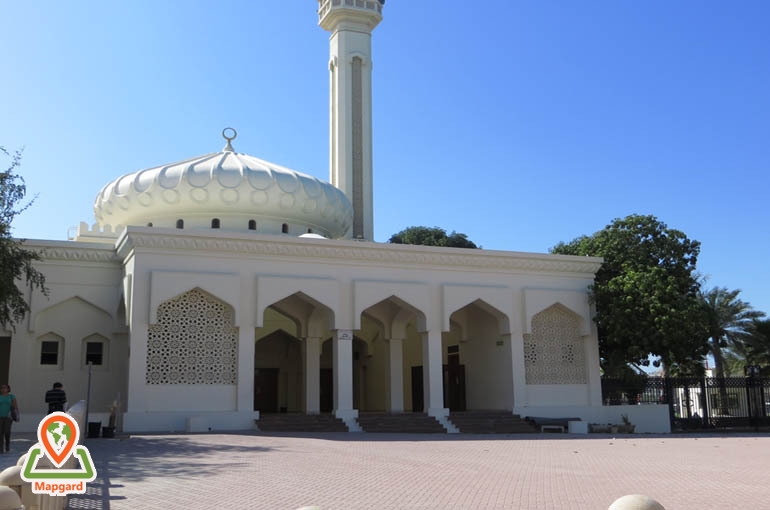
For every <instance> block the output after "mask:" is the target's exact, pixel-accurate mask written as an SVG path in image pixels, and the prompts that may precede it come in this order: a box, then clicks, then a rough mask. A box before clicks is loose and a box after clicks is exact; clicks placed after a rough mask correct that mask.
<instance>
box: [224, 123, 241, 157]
mask: <svg viewBox="0 0 770 510" xmlns="http://www.w3.org/2000/svg"><path fill="white" fill-rule="evenodd" d="M228 132H231V134H230V136H227V135H228ZM237 137H238V131H236V130H235V129H233V128H231V127H226V128H224V129H223V130H222V138H224V139H225V140H227V145H225V148H224V149H222V152H235V149H233V146H232V145H231V144H230V142H232V141H233V140H235V139H236V138H237Z"/></svg>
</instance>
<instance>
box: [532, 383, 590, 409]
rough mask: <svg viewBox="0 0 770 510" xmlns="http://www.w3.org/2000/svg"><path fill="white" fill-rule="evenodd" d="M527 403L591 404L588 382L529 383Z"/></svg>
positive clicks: (538, 404) (537, 404)
mask: <svg viewBox="0 0 770 510" xmlns="http://www.w3.org/2000/svg"><path fill="white" fill-rule="evenodd" d="M526 393H527V400H526V405H529V406H533V407H540V406H553V405H589V400H588V385H586V384H527V386H526Z"/></svg>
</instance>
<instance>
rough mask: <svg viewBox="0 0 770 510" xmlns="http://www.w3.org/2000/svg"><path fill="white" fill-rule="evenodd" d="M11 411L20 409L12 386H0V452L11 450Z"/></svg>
mask: <svg viewBox="0 0 770 510" xmlns="http://www.w3.org/2000/svg"><path fill="white" fill-rule="evenodd" d="M11 409H16V410H18V409H19V406H18V403H17V402H16V396H15V395H14V394H12V393H11V387H10V386H8V385H7V384H3V385H0V452H8V451H10V450H11V423H13V419H12V418H11Z"/></svg>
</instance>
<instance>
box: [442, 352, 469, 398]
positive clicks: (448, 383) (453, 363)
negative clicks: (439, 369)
mask: <svg viewBox="0 0 770 510" xmlns="http://www.w3.org/2000/svg"><path fill="white" fill-rule="evenodd" d="M447 361H448V362H449V363H448V364H447V365H444V407H446V408H449V410H450V411H465V365H461V364H460V356H458V355H449V356H447Z"/></svg>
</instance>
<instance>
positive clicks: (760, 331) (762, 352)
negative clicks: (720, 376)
mask: <svg viewBox="0 0 770 510" xmlns="http://www.w3.org/2000/svg"><path fill="white" fill-rule="evenodd" d="M744 346H745V351H746V354H745V356H744V365H757V366H759V370H760V375H761V376H762V377H770V319H762V320H760V319H757V320H755V321H754V325H753V327H752V328H751V334H750V335H749V337H748V338H746V340H745V342H744Z"/></svg>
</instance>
